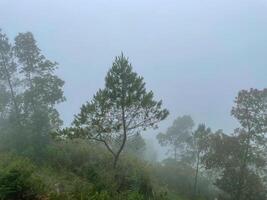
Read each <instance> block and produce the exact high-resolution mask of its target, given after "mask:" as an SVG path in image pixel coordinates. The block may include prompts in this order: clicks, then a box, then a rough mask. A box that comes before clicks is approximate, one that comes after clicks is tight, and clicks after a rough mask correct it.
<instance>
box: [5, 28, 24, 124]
mask: <svg viewBox="0 0 267 200" xmlns="http://www.w3.org/2000/svg"><path fill="white" fill-rule="evenodd" d="M14 59H15V58H14V53H13V47H12V44H11V43H10V42H9V39H8V37H7V36H6V34H4V33H2V31H1V29H0V84H1V88H0V89H1V97H0V105H1V107H2V109H1V111H2V113H3V111H4V110H3V108H4V107H5V111H7V112H8V113H9V114H10V113H12V112H14V113H15V116H16V117H15V118H16V122H17V124H18V122H19V118H20V117H19V115H20V111H19V105H18V100H17V94H16V88H17V87H16V86H17V82H18V78H17V64H16V62H15V61H14ZM3 106H4V107H3ZM9 114H7V113H6V116H10V115H9Z"/></svg>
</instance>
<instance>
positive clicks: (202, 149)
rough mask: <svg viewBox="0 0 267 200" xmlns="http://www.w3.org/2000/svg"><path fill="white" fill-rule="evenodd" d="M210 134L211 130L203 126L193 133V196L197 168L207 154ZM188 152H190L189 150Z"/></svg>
mask: <svg viewBox="0 0 267 200" xmlns="http://www.w3.org/2000/svg"><path fill="white" fill-rule="evenodd" d="M210 134H211V129H210V128H206V126H205V124H200V125H199V126H198V128H197V129H196V130H195V131H194V132H193V138H192V139H193V145H192V150H193V152H192V153H193V158H194V159H193V160H194V163H195V168H196V172H195V180H194V195H195V196H197V186H198V177H199V168H200V164H201V163H202V158H203V156H204V155H205V153H206V152H207V149H208V146H209V141H208V138H209V136H210ZM189 151H190V150H189Z"/></svg>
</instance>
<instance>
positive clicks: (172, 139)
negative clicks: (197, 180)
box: [157, 115, 194, 160]
mask: <svg viewBox="0 0 267 200" xmlns="http://www.w3.org/2000/svg"><path fill="white" fill-rule="evenodd" d="M193 126H194V121H193V120H192V118H191V117H190V116H189V115H185V116H182V117H178V118H177V119H176V120H175V121H174V122H173V125H172V126H171V127H170V128H168V130H167V132H166V133H159V134H158V135H157V139H158V141H159V143H160V144H161V145H162V146H171V148H173V153H174V159H175V160H178V156H179V153H180V159H181V156H183V155H184V153H183V152H185V151H186V150H187V147H188V144H189V142H190V141H191V139H192V129H193Z"/></svg>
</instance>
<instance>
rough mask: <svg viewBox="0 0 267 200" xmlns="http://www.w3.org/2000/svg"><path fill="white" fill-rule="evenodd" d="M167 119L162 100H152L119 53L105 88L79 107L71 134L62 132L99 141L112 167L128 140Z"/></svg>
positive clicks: (139, 79) (136, 75) (151, 96)
mask: <svg viewBox="0 0 267 200" xmlns="http://www.w3.org/2000/svg"><path fill="white" fill-rule="evenodd" d="M167 116H168V111H167V110H166V109H162V101H156V100H154V95H153V92H152V91H149V92H148V91H146V88H145V82H144V80H143V77H141V76H138V74H137V73H135V72H133V70H132V66H131V64H130V63H129V61H128V59H127V58H125V57H124V55H123V54H122V55H121V56H119V57H116V59H115V61H114V63H113V65H112V68H111V69H110V70H109V72H108V73H107V76H106V78H105V88H104V89H101V90H99V91H98V92H97V93H96V95H95V96H94V98H93V100H92V101H91V102H87V103H86V104H85V105H83V106H82V108H81V112H80V114H78V115H77V116H76V117H75V120H74V122H73V124H74V128H73V129H72V131H70V130H68V131H63V132H62V133H63V135H64V134H67V135H68V136H69V137H83V138H88V139H92V140H96V141H99V142H102V143H103V144H104V145H105V146H106V148H107V149H108V151H109V152H110V153H111V154H112V156H113V158H114V162H113V167H114V168H115V167H116V166H117V162H118V159H119V157H120V154H121V153H122V151H123V150H124V147H125V144H126V142H127V140H128V139H129V138H131V137H133V136H134V135H136V134H137V133H139V132H140V131H142V130H146V129H147V128H157V124H158V123H159V122H160V121H162V120H164V119H165V118H166V117H167Z"/></svg>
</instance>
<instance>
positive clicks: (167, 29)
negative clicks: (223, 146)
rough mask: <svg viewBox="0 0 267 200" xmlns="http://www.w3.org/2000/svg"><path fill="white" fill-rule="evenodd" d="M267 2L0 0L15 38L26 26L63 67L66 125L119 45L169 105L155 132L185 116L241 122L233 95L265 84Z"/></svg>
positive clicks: (227, 124) (213, 122)
mask: <svg viewBox="0 0 267 200" xmlns="http://www.w3.org/2000/svg"><path fill="white" fill-rule="evenodd" d="M266 9H267V1H266V0H235V1H233V0H216V1H214V0H173V1H170V0H165V1H163V0H162V1H159V0H153V1H151V0H146V1H144V0H134V1H129V0H128V1H125V0H124V1H123V0H90V1H86V0H56V1H52V0H50V1H48V0H38V1H36V0H20V1H17V0H0V26H1V28H2V29H3V31H4V32H6V33H7V35H9V36H10V38H11V39H12V38H14V37H15V35H16V34H17V33H18V32H26V31H31V32H32V33H33V34H34V35H35V38H36V40H37V41H38V45H39V47H40V48H41V49H42V52H43V53H44V54H45V55H46V56H47V57H48V58H50V59H51V60H54V61H57V62H58V63H59V64H60V65H59V69H58V71H57V74H58V75H59V76H60V77H61V78H62V79H63V80H65V82H66V84H65V86H64V92H65V96H66V98H67V101H66V102H64V103H62V104H61V105H59V110H60V114H61V117H62V118H63V120H64V123H65V125H66V126H68V125H69V124H70V123H71V121H72V120H73V115H74V114H76V113H78V112H79V109H80V106H81V104H83V103H84V102H85V101H87V100H89V99H91V98H92V96H93V95H94V94H95V92H96V91H97V90H98V89H99V88H101V87H103V85H104V77H105V74H106V72H107V71H108V69H109V68H110V67H111V64H112V61H113V59H114V57H115V56H117V55H119V54H120V53H121V52H124V54H125V55H126V56H127V57H129V60H130V62H131V63H132V65H133V67H134V70H135V71H136V72H138V73H139V74H140V75H142V76H143V77H144V79H145V81H146V84H147V87H148V89H151V90H153V91H154V93H155V95H156V97H157V98H158V99H162V100H163V103H164V106H165V107H167V108H168V109H169V111H170V116H169V117H168V119H167V120H165V121H164V122H162V123H161V124H160V128H159V130H155V131H149V134H144V135H146V136H145V137H146V138H154V137H155V135H156V134H157V133H158V132H159V131H161V130H162V131H164V130H165V129H166V128H167V127H168V126H170V125H171V123H172V121H173V120H174V119H175V118H176V117H177V116H180V115H183V114H190V115H191V116H192V118H193V119H194V121H195V122H196V123H200V122H204V123H206V124H207V125H208V126H210V127H211V128H212V129H214V130H216V129H220V128H223V129H224V131H225V132H229V133H231V132H232V131H233V129H234V128H236V127H237V123H236V121H235V120H234V119H233V118H232V117H231V115H230V110H231V107H232V105H233V101H234V97H235V96H236V95H237V92H238V91H239V90H241V89H249V88H251V87H254V88H263V87H265V86H266V80H267V79H266V75H267V67H266V66H267V59H266V53H267V39H266V38H267V37H266V35H267V23H266V22H267V12H266Z"/></svg>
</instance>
